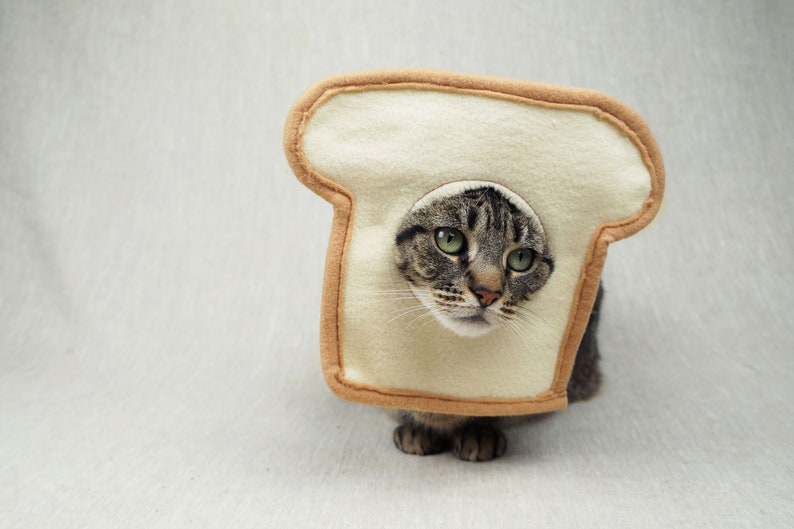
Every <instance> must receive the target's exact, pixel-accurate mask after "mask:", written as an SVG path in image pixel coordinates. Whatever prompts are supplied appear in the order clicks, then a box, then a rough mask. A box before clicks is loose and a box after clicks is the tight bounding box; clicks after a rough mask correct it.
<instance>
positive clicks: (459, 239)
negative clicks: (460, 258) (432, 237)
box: [436, 228, 466, 254]
mask: <svg viewBox="0 0 794 529" xmlns="http://www.w3.org/2000/svg"><path fill="white" fill-rule="evenodd" d="M436 245H437V246H438V247H439V248H440V249H441V251H442V252H444V253H449V254H456V253H460V252H462V251H463V247H464V246H466V238H465V237H464V236H463V234H462V233H461V232H460V230H456V229H455V228H439V229H437V230H436Z"/></svg>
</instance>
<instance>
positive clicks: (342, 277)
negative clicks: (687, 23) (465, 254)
mask: <svg viewBox="0 0 794 529" xmlns="http://www.w3.org/2000/svg"><path fill="white" fill-rule="evenodd" d="M284 146H285V150H286V154H287V158H288V160H289V163H290V165H291V167H292V169H293V171H294V172H295V174H296V176H297V177H298V179H300V181H301V182H303V183H304V184H305V185H306V186H307V187H309V188H310V189H311V190H312V191H314V192H315V193H317V194H318V195H320V196H321V197H323V198H324V199H325V200H327V201H328V202H330V203H331V204H332V205H333V206H334V220H333V226H332V230H331V237H330V242H329V246H328V255H327V260H326V265H325V281H324V290H323V302H322V313H321V320H322V321H321V333H320V342H321V343H320V347H321V358H322V369H323V373H324V375H325V379H326V381H327V383H328V385H329V387H330V388H331V390H332V391H333V392H334V393H335V394H336V395H338V396H339V397H341V398H344V399H346V400H350V401H354V402H360V403H365V404H371V405H376V406H383V407H392V408H403V409H412V410H424V411H432V412H441V413H451V414H464V415H488V416H498V415H518V414H528V413H539V412H547V411H552V410H557V409H561V408H564V407H565V406H566V405H567V399H566V394H565V388H566V385H567V382H568V379H569V377H570V373H571V369H572V367H573V362H574V358H575V355H576V351H577V348H578V345H579V342H580V340H581V338H582V334H583V333H584V329H585V326H586V325H587V321H588V317H589V315H590V311H591V309H592V306H593V302H594V300H595V295H596V292H597V289H598V284H599V278H600V275H601V270H602V268H603V266H604V260H605V258H606V253H607V246H608V245H609V244H610V243H611V242H613V241H616V240H618V239H622V238H624V237H627V236H629V235H632V234H633V233H635V232H637V231H638V230H639V229H641V228H643V227H644V226H645V225H646V224H648V222H650V221H651V219H652V218H653V217H654V215H655V214H656V212H657V210H658V209H659V204H660V201H661V198H662V192H663V186H664V176H663V172H664V171H663V166H662V158H661V154H660V153H659V149H658V147H657V145H656V141H655V140H654V138H653V136H652V135H651V132H650V130H649V129H648V127H647V126H646V124H645V123H644V122H643V120H642V119H641V118H640V117H639V116H638V115H637V114H636V113H634V111H632V110H631V109H630V108H628V107H627V106H625V105H624V104H623V103H621V102H619V101H617V100H615V99H613V98H611V97H609V96H606V95H604V94H601V93H598V92H594V91H590V90H582V89H573V88H565V87H558V86H550V85H545V84H537V83H530V82H524V81H516V80H507V79H497V78H493V77H483V76H476V75H467V74H458V73H450V72H442V71H434V70H390V71H376V72H364V73H358V74H351V75H343V76H338V77H333V78H330V79H327V80H325V81H322V82H320V83H319V84H317V85H315V86H313V87H312V88H310V89H309V90H308V91H306V92H305V93H304V94H303V95H302V96H301V97H300V98H299V99H298V101H297V102H296V103H295V105H294V106H293V108H292V110H291V111H290V114H289V117H288V119H287V123H286V128H285V139H284ZM483 182H486V183H493V184H495V186H498V187H499V188H500V189H507V190H508V192H511V193H513V194H514V195H513V196H517V197H518V198H517V200H520V201H523V202H524V203H526V204H527V205H528V206H529V207H530V208H531V210H532V211H534V212H535V213H536V214H537V217H538V218H539V219H540V221H541V223H542V225H543V227H544V229H545V232H546V235H547V237H548V240H549V244H550V245H551V247H552V248H553V251H554V255H555V269H554V273H553V274H552V275H551V277H550V278H549V280H548V283H547V284H546V285H545V286H544V287H543V288H542V289H541V290H539V291H538V292H537V293H536V294H535V295H533V297H532V298H531V299H530V301H529V302H527V303H526V306H527V307H529V308H530V309H531V310H532V311H533V312H534V313H536V314H539V315H540V317H541V319H542V321H543V323H542V324H537V322H536V323H528V322H522V325H524V326H527V327H528V328H527V330H526V331H527V332H524V333H522V335H521V336H518V335H517V334H515V333H510V332H507V331H506V330H504V329H496V330H494V331H492V332H490V333H488V334H486V335H485V336H482V337H475V338H471V337H461V336H458V335H456V334H454V333H453V332H451V331H449V330H447V329H445V328H443V327H442V326H441V325H439V324H438V323H437V322H435V321H430V320H431V319H432V318H431V319H429V320H428V321H427V322H424V323H422V324H421V325H407V321H410V319H409V320H407V321H406V320H404V319H403V320H399V319H398V320H396V321H395V318H394V309H395V306H394V304H392V303H378V302H375V301H377V296H374V299H373V293H375V292H384V291H387V290H390V289H397V288H403V289H405V288H407V287H406V286H405V284H406V283H405V280H404V279H403V278H402V277H401V276H400V274H399V273H398V271H397V270H396V269H395V264H394V251H395V250H394V246H395V234H396V232H397V228H398V225H399V224H400V221H401V219H402V218H403V216H404V215H405V214H406V213H407V212H408V211H410V210H411V208H413V207H414V206H415V205H416V204H417V203H418V202H419V201H421V200H423V199H425V200H428V198H426V197H431V198H432V197H435V196H437V195H440V194H444V193H449V192H454V191H455V190H462V189H467V188H470V187H471V186H473V185H480V184H482V183H483ZM395 285H403V286H400V287H398V286H395ZM403 303H405V305H403V306H410V305H411V304H412V303H413V304H416V301H415V300H410V299H409V300H404V301H403Z"/></svg>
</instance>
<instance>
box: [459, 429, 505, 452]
mask: <svg viewBox="0 0 794 529" xmlns="http://www.w3.org/2000/svg"><path fill="white" fill-rule="evenodd" d="M505 448H507V439H506V438H505V434H503V433H502V431H501V430H498V429H496V428H493V427H491V426H485V425H475V424H472V425H470V426H468V427H466V428H463V429H461V430H458V431H457V432H455V434H454V435H453V438H452V453H453V454H455V455H456V456H458V457H459V458H460V459H462V460H464V461H490V460H491V459H496V458H497V457H500V456H501V455H502V454H504V453H505Z"/></svg>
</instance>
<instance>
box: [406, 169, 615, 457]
mask: <svg viewBox="0 0 794 529" xmlns="http://www.w3.org/2000/svg"><path fill="white" fill-rule="evenodd" d="M395 243H396V246H397V268H398V270H399V271H400V273H401V274H402V276H403V277H404V278H405V279H406V281H408V284H409V285H410V287H411V290H412V292H413V294H414V295H415V296H416V298H417V299H418V300H419V301H420V302H421V304H422V305H424V307H425V308H426V309H427V310H428V311H430V312H431V313H432V314H433V316H435V318H436V320H437V321H438V322H439V323H440V324H441V325H443V326H444V327H446V328H447V329H449V330H451V331H453V332H454V333H455V334H457V335H459V336H463V337H473V336H482V335H484V334H487V333H488V332H490V331H492V330H493V329H495V328H498V327H499V326H507V327H513V328H515V327H516V326H517V325H518V322H519V321H521V320H523V319H527V318H529V317H530V314H531V313H528V310H527V309H526V308H525V307H524V306H523V304H524V303H525V302H527V301H528V300H529V299H530V298H531V297H532V295H533V294H534V293H535V292H537V291H538V290H540V289H541V288H542V287H543V286H544V285H545V284H546V282H547V281H548V279H549V277H550V276H551V274H552V273H553V271H554V257H553V254H552V250H551V248H550V246H549V243H548V241H547V239H546V234H545V232H544V229H543V225H542V223H541V222H540V219H538V217H537V216H536V215H535V213H534V211H533V210H532V208H531V207H530V206H529V205H528V204H526V202H524V201H523V200H522V199H521V198H519V197H517V196H516V195H514V194H513V193H512V192H510V191H509V190H507V189H506V188H502V187H501V186H496V185H491V184H489V185H483V186H477V187H475V188H474V189H466V190H463V191H459V192H455V193H451V194H449V195H446V196H440V197H438V198H435V199H433V200H428V201H425V202H420V203H418V204H417V206H415V207H414V208H413V209H412V210H411V211H410V212H409V213H408V214H407V215H406V216H405V218H404V219H403V222H402V224H401V225H400V228H399V230H398V233H397V236H396V238H395ZM601 297H602V295H601V292H600V291H599V295H598V297H597V299H596V303H595V306H594V308H593V312H592V315H591V317H590V321H589V323H588V326H587V329H586V331H585V334H584V337H583V339H582V342H581V345H580V347H579V352H578V354H577V358H576V362H575V364H574V368H573V372H572V375H571V379H570V381H569V383H568V397H569V400H570V401H575V400H582V399H586V398H589V397H590V396H592V395H593V394H594V393H595V392H596V391H597V389H598V386H599V383H600V380H601V376H600V372H599V369H598V359H599V353H598V346H597V343H596V329H597V325H598V312H599V307H600V302H601ZM494 354H498V352H497V351H495V352H494ZM394 443H395V445H396V446H397V447H398V448H399V449H400V450H402V451H403V452H406V453H410V454H417V455H428V454H434V453H439V452H443V451H446V450H450V449H451V450H452V451H453V453H455V455H457V456H458V457H460V458H461V459H464V460H468V461H485V460H489V459H493V458H495V457H499V456H501V455H502V454H503V453H504V450H505V446H506V441H505V436H504V434H503V433H502V431H501V430H500V429H499V428H498V425H497V419H495V418H478V417H466V416H458V415H442V414H435V413H428V412H409V411H404V412H402V413H401V424H400V426H398V427H397V428H396V429H395V431H394Z"/></svg>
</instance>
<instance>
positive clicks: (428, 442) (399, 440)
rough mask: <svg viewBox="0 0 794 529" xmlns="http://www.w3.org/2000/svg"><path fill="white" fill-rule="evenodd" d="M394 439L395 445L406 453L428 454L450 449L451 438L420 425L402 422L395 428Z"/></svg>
mask: <svg viewBox="0 0 794 529" xmlns="http://www.w3.org/2000/svg"><path fill="white" fill-rule="evenodd" d="M393 439H394V445H395V446H396V447H397V448H399V449H400V450H402V451H403V452H405V453H406V454H412V455H417V456H428V455H432V454H439V453H441V452H444V451H446V450H449V439H447V438H446V437H444V436H442V435H440V434H438V433H437V432H435V431H433V430H429V429H427V428H422V427H419V426H413V425H408V424H402V425H400V426H398V427H397V428H395V429H394V436H393Z"/></svg>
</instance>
